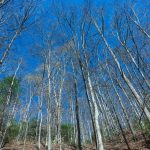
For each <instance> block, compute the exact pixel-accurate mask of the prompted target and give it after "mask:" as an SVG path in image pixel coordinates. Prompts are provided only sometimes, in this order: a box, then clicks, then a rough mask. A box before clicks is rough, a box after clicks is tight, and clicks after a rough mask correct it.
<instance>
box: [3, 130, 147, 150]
mask: <svg viewBox="0 0 150 150" xmlns="http://www.w3.org/2000/svg"><path fill="white" fill-rule="evenodd" d="M126 137H127V139H128V142H129V145H130V148H131V150H150V137H148V136H147V137H146V140H144V138H143V136H142V134H141V133H137V135H136V138H137V139H136V141H134V140H133V138H132V136H131V135H130V134H127V135H126ZM104 147H105V150H127V146H126V144H125V142H124V140H123V138H122V137H121V138H120V137H119V136H117V137H114V138H113V139H112V140H108V141H106V142H105V145H104ZM46 149H47V148H46V147H44V145H42V146H41V149H40V150H46ZM1 150H23V143H18V144H17V143H11V144H10V143H9V144H6V145H5V147H4V148H2V149H1ZM24 150H38V147H37V145H36V144H34V143H31V142H27V143H26V146H25V148H24ZM52 150H59V146H58V145H53V147H52ZM62 150H77V148H76V147H75V146H72V145H67V144H63V145H62ZM83 150H95V146H94V145H84V146H83Z"/></svg>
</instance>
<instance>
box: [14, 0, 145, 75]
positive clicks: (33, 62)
mask: <svg viewBox="0 0 150 150" xmlns="http://www.w3.org/2000/svg"><path fill="white" fill-rule="evenodd" d="M118 1H120V2H123V1H124V0H123V1H121V0H118ZM137 1H138V3H137V5H138V4H140V5H138V7H142V3H141V0H137ZM51 2H52V1H51V0H42V1H41V4H40V6H38V7H39V8H38V9H37V10H36V12H35V14H34V16H32V18H34V19H35V18H38V17H39V15H40V16H42V15H44V17H45V18H46V20H48V19H49V17H51V16H50V13H48V14H40V13H39V12H40V10H42V12H44V11H45V12H47V11H49V12H50V11H51V10H49V9H50V3H51ZM64 3H65V5H66V6H68V8H69V7H70V6H76V7H80V6H82V4H83V3H84V0H66V1H65V2H64ZM113 4H114V0H95V2H93V5H95V6H100V7H104V8H105V15H106V20H105V21H106V22H109V21H108V20H109V19H110V18H111V17H112V10H113ZM33 30H34V25H33V26H32V27H30V28H29V29H28V31H24V32H23V33H22V34H21V36H20V37H18V39H17V40H16V42H15V47H16V49H15V51H14V53H16V55H17V57H18V58H19V57H22V58H23V59H24V60H25V64H26V65H25V68H24V72H25V73H29V72H32V71H34V70H35V69H36V67H37V66H38V65H39V60H38V58H36V57H35V56H32V54H31V49H32V51H36V49H34V47H32V46H33V43H34V42H35V41H36V40H37V38H36V36H37V35H36V34H35V33H33V32H32V31H33Z"/></svg>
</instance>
